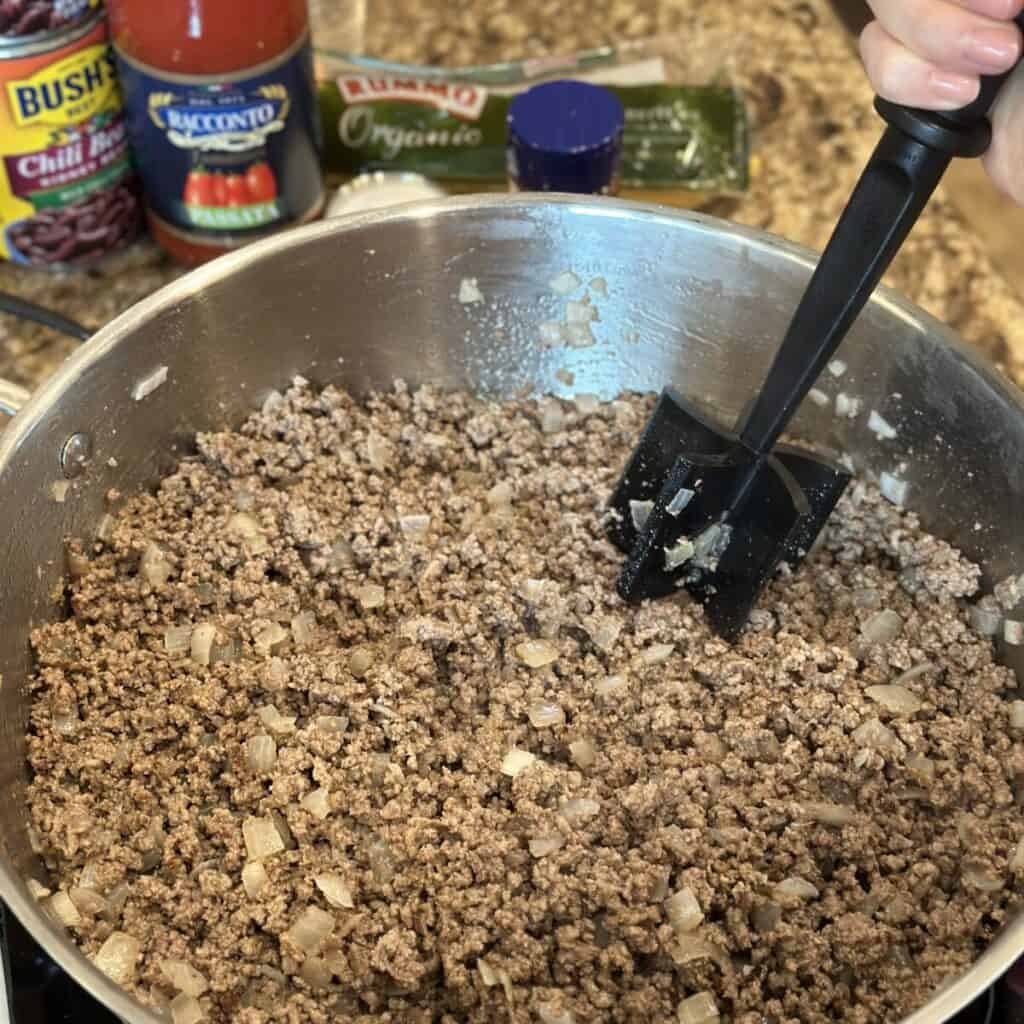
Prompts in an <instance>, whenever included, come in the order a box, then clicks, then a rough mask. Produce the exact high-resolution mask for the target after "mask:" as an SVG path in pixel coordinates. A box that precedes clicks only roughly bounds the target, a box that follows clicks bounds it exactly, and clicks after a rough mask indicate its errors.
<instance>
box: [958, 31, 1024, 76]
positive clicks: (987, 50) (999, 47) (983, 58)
mask: <svg viewBox="0 0 1024 1024" xmlns="http://www.w3.org/2000/svg"><path fill="white" fill-rule="evenodd" d="M1019 50H1020V43H1019V41H1018V39H1017V37H1016V36H1015V35H1013V34H1011V33H1009V32H1005V31H1004V30H1003V29H998V28H986V29H979V30H978V31H977V32H973V33H971V35H969V36H968V37H967V39H966V41H965V52H966V54H967V59H968V60H971V61H973V62H974V63H975V64H977V65H978V66H979V67H981V68H982V69H984V70H986V71H1005V70H1006V69H1007V68H1008V67H1009V66H1010V65H1011V64H1012V63H1013V62H1014V61H1015V60H1016V59H1017V53H1018V52H1019Z"/></svg>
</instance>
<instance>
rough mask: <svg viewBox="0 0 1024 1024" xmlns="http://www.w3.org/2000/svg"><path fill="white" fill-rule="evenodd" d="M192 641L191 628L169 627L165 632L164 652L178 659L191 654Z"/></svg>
mask: <svg viewBox="0 0 1024 1024" xmlns="http://www.w3.org/2000/svg"><path fill="white" fill-rule="evenodd" d="M191 640H192V627H191V626H169V627H168V628H167V629H166V630H164V650H165V651H166V652H167V653H168V654H169V655H170V656H171V657H172V658H177V657H180V656H182V655H185V654H187V653H188V652H189V649H190V647H191Z"/></svg>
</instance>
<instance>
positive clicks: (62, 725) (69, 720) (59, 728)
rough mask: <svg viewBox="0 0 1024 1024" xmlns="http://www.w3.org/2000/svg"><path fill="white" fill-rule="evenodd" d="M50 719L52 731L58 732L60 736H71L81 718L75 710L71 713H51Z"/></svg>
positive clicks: (79, 723)
mask: <svg viewBox="0 0 1024 1024" xmlns="http://www.w3.org/2000/svg"><path fill="white" fill-rule="evenodd" d="M50 721H51V723H52V725H53V731H54V732H57V733H60V735H61V736H73V735H74V734H75V732H76V731H77V730H78V726H79V725H81V719H80V718H79V717H78V714H77V712H76V713H75V714H71V715H58V714H53V715H51V716H50Z"/></svg>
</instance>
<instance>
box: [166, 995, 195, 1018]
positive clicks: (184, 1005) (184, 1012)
mask: <svg viewBox="0 0 1024 1024" xmlns="http://www.w3.org/2000/svg"><path fill="white" fill-rule="evenodd" d="M170 1010H171V1021H172V1024H199V1021H201V1020H202V1019H203V1008H202V1006H200V1004H199V1000H198V999H196V998H195V997H194V996H190V995H188V994H187V993H185V992H181V993H179V994H178V995H176V996H175V997H174V998H173V999H172V1000H171V1005H170Z"/></svg>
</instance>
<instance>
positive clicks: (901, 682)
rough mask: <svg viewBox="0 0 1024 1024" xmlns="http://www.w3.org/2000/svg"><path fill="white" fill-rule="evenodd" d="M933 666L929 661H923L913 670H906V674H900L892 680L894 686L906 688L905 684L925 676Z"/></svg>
mask: <svg viewBox="0 0 1024 1024" xmlns="http://www.w3.org/2000/svg"><path fill="white" fill-rule="evenodd" d="M934 668H935V666H934V665H933V664H932V663H931V662H930V661H923V662H921V664H920V665H915V666H914V667H913V668H908V669H907V671H906V672H901V673H900V674H899V675H898V676H897V677H896V678H895V679H894V680H893V685H894V686H902V687H906V685H907V683H909V682H911V680H914V679H917V678H918V677H919V676H923V675H926V674H927V673H929V672H931V671H932V670H933V669H934Z"/></svg>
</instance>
